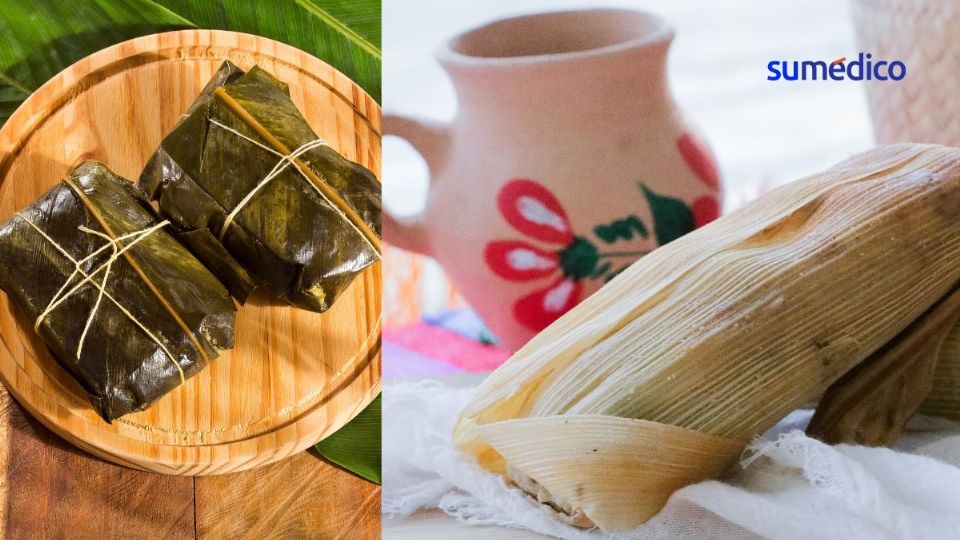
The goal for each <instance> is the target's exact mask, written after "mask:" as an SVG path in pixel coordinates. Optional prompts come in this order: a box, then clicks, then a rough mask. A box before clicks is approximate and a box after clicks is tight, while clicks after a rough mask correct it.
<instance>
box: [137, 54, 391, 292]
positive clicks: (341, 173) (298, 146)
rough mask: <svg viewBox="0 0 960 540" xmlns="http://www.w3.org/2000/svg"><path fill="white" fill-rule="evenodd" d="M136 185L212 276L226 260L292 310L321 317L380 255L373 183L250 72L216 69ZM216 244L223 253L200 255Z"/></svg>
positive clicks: (276, 86) (277, 86)
mask: <svg viewBox="0 0 960 540" xmlns="http://www.w3.org/2000/svg"><path fill="white" fill-rule="evenodd" d="M138 187H139V188H140V189H141V191H143V192H144V193H145V194H146V195H147V197H148V198H149V199H152V200H157V201H158V203H159V207H160V212H161V214H162V215H163V216H164V217H165V218H167V219H170V220H171V221H173V222H174V223H175V224H176V226H177V228H178V229H179V230H180V231H182V232H183V233H185V234H187V235H189V239H187V240H186V241H187V242H188V244H190V245H191V246H193V247H194V248H195V249H194V252H195V253H196V254H197V255H198V256H199V257H201V259H202V260H204V262H207V263H208V266H209V267H210V268H211V269H212V270H213V271H214V273H217V274H218V275H221V276H222V275H223V272H222V270H223V268H224V267H227V268H232V267H233V265H231V263H230V262H229V261H228V260H227V259H228V258H229V257H230V256H232V257H233V258H234V259H235V260H236V261H238V262H239V263H240V265H242V267H243V268H246V270H248V271H249V272H250V274H252V275H253V276H254V277H255V278H256V280H257V282H258V284H262V285H264V286H265V288H266V289H267V290H268V291H269V292H270V294H271V295H272V296H273V297H274V298H278V299H282V300H284V301H286V302H288V303H290V304H292V305H294V306H297V307H301V308H305V309H309V310H313V311H324V310H326V309H328V308H329V307H330V306H331V305H332V304H333V303H334V301H335V300H336V298H337V296H338V295H339V294H340V293H341V292H342V291H343V290H344V289H346V288H347V286H348V285H349V284H350V282H351V281H352V280H353V278H354V276H356V275H357V274H358V273H359V272H360V271H361V270H363V269H364V268H366V267H367V266H369V265H370V264H372V263H373V262H375V261H376V260H377V259H378V258H379V256H380V235H381V232H380V211H381V202H380V184H379V181H378V180H377V179H376V177H374V175H373V174H372V173H371V172H370V171H368V170H367V169H365V168H363V167H362V166H360V165H358V164H356V163H352V162H350V161H348V160H347V159H345V158H343V157H342V156H340V155H339V154H338V153H337V152H336V151H335V150H334V149H333V148H331V147H330V146H329V145H327V144H326V143H324V142H323V141H322V140H320V139H319V138H318V137H317V135H316V133H314V131H313V130H312V129H311V128H310V126H309V125H308V124H307V122H306V120H305V119H304V118H303V116H302V115H301V114H300V111H299V110H297V108H296V106H295V105H294V103H293V101H292V100H291V99H290V94H289V90H288V88H287V86H286V85H285V84H283V83H281V82H280V81H278V80H277V79H275V78H274V77H273V76H272V75H270V74H269V73H267V72H266V71H264V70H263V69H260V68H259V67H254V68H253V69H251V70H250V72H249V73H244V72H243V71H242V70H240V69H239V68H237V67H236V66H235V65H233V64H231V63H229V62H226V63H224V65H223V66H222V67H221V69H220V70H219V71H218V72H217V74H216V75H215V76H214V78H213V80H212V81H211V82H210V83H209V84H208V85H207V87H206V88H205V89H204V90H203V92H202V93H201V94H200V97H199V98H198V99H197V101H196V102H195V103H194V104H193V106H192V107H191V108H190V110H189V111H188V112H187V113H186V115H184V117H183V119H182V120H181V121H180V122H179V123H178V124H177V125H176V127H174V129H173V131H172V132H171V133H170V134H169V135H168V136H167V137H166V138H164V140H163V142H162V143H161V146H160V148H159V149H158V150H157V152H156V154H155V155H154V156H153V158H152V159H151V160H150V162H149V163H148V164H147V166H146V168H145V169H144V171H143V174H142V175H141V177H140V181H139V182H138ZM218 243H219V244H222V245H223V247H224V248H225V250H223V252H222V253H221V254H219V255H217V254H211V251H212V250H214V249H216V245H217V244H218ZM197 246H203V247H204V248H206V249H202V250H198V249H196V247H197ZM223 281H224V282H225V283H227V284H228V286H231V289H232V292H234V294H235V296H237V297H238V298H239V299H240V300H241V301H242V300H243V298H244V297H245V296H246V294H247V293H248V292H249V288H250V287H249V284H245V283H244V282H243V280H242V279H239V280H238V279H235V278H233V279H228V278H226V277H224V278H223ZM232 283H239V284H240V285H239V286H237V285H232Z"/></svg>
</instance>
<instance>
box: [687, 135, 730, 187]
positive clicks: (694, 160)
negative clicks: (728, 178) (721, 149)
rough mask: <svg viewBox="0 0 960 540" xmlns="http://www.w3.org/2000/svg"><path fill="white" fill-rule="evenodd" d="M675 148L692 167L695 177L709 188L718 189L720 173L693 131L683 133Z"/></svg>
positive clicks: (708, 152)
mask: <svg viewBox="0 0 960 540" xmlns="http://www.w3.org/2000/svg"><path fill="white" fill-rule="evenodd" d="M677 150H679V151H680V155H682V156H683V159H684V160H685V161H686V162H687V165H689V166H690V168H691V169H693V172H694V173H696V175H697V178H699V179H700V181H701V182H703V183H704V184H706V185H707V187H709V188H710V189H714V190H717V189H720V173H719V172H718V171H717V164H716V162H715V161H714V159H713V156H712V155H711V154H710V151H709V150H707V148H706V146H705V145H704V144H703V142H701V141H700V139H699V138H697V136H696V135H694V134H693V133H684V134H683V135H681V136H680V138H679V139H677Z"/></svg>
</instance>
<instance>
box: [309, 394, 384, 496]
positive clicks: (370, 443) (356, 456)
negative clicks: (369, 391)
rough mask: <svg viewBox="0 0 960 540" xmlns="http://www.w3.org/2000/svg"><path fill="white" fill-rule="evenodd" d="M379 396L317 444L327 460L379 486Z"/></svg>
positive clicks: (380, 416) (318, 449) (380, 415)
mask: <svg viewBox="0 0 960 540" xmlns="http://www.w3.org/2000/svg"><path fill="white" fill-rule="evenodd" d="M380 402H381V400H380V396H377V398H376V399H374V400H373V403H371V404H370V405H369V406H368V407H367V408H366V409H364V410H363V411H362V412H361V413H360V414H358V415H357V417H356V418H354V419H353V420H351V421H350V422H348V423H347V425H345V426H343V427H342V428H340V430H339V431H337V432H336V433H334V434H333V435H330V436H329V437H327V438H326V439H324V440H322V441H320V442H319V443H317V446H316V448H317V451H318V452H320V455H322V456H323V457H324V458H326V459H327V460H329V461H331V462H333V463H335V464H337V465H339V466H341V467H343V468H344V469H347V470H349V471H352V472H354V473H356V474H358V475H360V476H362V477H364V478H366V479H367V480H370V481H371V482H375V483H377V484H379V483H380V425H381V418H382V414H381V409H380Z"/></svg>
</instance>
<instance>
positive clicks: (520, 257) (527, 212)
mask: <svg viewBox="0 0 960 540" xmlns="http://www.w3.org/2000/svg"><path fill="white" fill-rule="evenodd" d="M497 207H498V208H499V209H500V213H501V214H503V217H504V218H505V219H506V220H507V222H508V223H510V225H512V226H513V227H514V228H515V229H516V230H517V231H519V232H521V233H523V234H524V235H525V236H527V237H530V238H532V239H534V240H539V241H541V242H545V243H548V244H553V245H555V246H556V249H555V250H554V251H547V250H545V249H542V248H540V247H538V246H535V245H533V244H530V243H527V242H524V241H522V240H495V241H492V242H489V243H487V246H486V249H485V250H484V258H485V259H486V262H487V265H488V266H489V267H490V268H491V269H492V270H493V271H494V272H495V273H496V274H497V275H499V276H500V277H503V278H504V279H508V280H511V281H528V280H534V279H540V278H544V277H547V276H549V275H552V274H556V273H558V272H561V271H562V273H563V276H561V277H560V278H559V279H558V280H556V281H554V282H553V283H551V284H550V286H548V287H546V288H544V289H540V290H538V291H536V292H534V293H532V294H529V295H527V296H524V297H522V298H520V299H519V300H517V302H516V303H515V304H514V306H513V313H514V316H515V317H516V318H517V320H518V321H519V322H520V323H521V324H523V325H524V326H526V327H528V328H530V329H532V330H535V331H540V330H543V329H544V328H546V327H547V326H549V325H550V323H552V322H553V321H554V320H556V319H557V318H558V317H559V316H560V315H563V314H564V313H565V312H566V311H568V310H569V309H570V308H572V307H573V306H575V305H576V304H577V303H578V302H579V301H580V296H581V293H582V287H581V285H580V280H581V279H583V278H584V277H586V275H583V274H584V272H586V270H587V269H589V270H590V271H592V270H593V268H594V266H596V248H594V247H593V245H592V244H590V243H589V242H586V241H585V240H583V239H578V238H577V237H576V236H575V235H574V234H573V229H572V227H571V226H570V220H569V219H568V218H567V213H566V211H565V210H564V209H563V206H561V205H560V202H559V201H558V200H557V198H556V197H554V196H553V194H552V193H550V191H548V190H547V189H546V188H544V187H543V186H541V185H540V184H538V183H537V182H534V181H533V180H528V179H517V180H511V181H510V182H508V183H507V184H506V185H505V186H504V187H503V188H502V189H501V190H500V193H499V194H498V196H497ZM591 250H592V254H591ZM581 268H582V270H581Z"/></svg>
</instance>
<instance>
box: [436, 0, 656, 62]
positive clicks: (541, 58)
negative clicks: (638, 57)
mask: <svg viewBox="0 0 960 540" xmlns="http://www.w3.org/2000/svg"><path fill="white" fill-rule="evenodd" d="M573 13H576V14H587V13H610V14H614V13H629V14H632V15H641V16H643V17H645V18H647V19H649V20H650V21H651V22H652V23H653V24H652V28H651V30H650V31H647V32H643V33H642V34H638V35H637V37H634V38H630V39H626V40H623V41H618V42H616V43H612V44H610V45H601V46H599V47H592V48H588V49H582V50H576V51H565V52H557V53H544V54H523V55H517V56H476V55H471V54H466V53H462V52H460V51H458V50H456V48H455V46H456V44H457V42H458V41H459V40H460V39H462V38H464V37H465V36H467V35H470V34H474V33H481V32H484V31H487V30H489V29H490V28H492V27H494V26H497V25H500V24H503V23H507V22H511V21H519V20H523V19H537V18H541V17H544V16H552V15H564V14H573ZM673 37H674V29H673V27H672V26H671V25H670V23H668V22H667V20H666V19H664V18H663V17H661V16H660V15H657V14H656V13H652V12H650V11H645V10H642V9H630V8H618V7H609V8H590V9H571V10H557V11H540V12H533V13H527V14H522V15H515V16H510V17H505V18H500V19H495V20H492V21H489V22H486V23H483V24H481V25H478V26H474V27H472V28H469V29H467V30H464V31H462V32H458V33H457V34H456V35H455V36H453V37H451V38H449V39H447V40H446V41H444V42H443V43H441V44H440V46H439V47H437V49H436V52H435V57H436V58H437V61H439V62H440V63H441V64H442V65H445V66H446V65H462V66H477V67H480V66H489V67H495V66H499V67H509V66H515V65H530V64H543V63H560V62H568V61H575V60H584V59H591V58H598V57H602V56H608V55H611V54H615V53H618V52H624V51H630V50H634V49H643V48H647V47H649V46H651V45H656V44H660V43H664V42H669V41H671V40H672V39H673Z"/></svg>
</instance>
